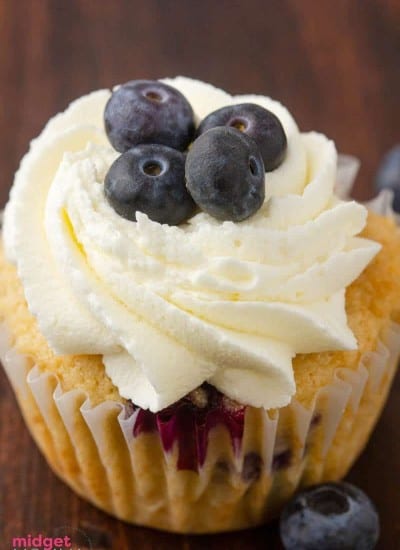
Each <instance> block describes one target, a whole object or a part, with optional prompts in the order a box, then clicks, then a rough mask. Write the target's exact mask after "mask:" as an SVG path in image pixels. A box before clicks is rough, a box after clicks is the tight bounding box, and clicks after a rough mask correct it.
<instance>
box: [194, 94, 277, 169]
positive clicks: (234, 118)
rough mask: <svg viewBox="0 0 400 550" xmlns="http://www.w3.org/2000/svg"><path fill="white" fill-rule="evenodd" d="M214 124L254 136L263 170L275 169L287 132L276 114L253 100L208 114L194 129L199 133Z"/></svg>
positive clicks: (212, 126)
mask: <svg viewBox="0 0 400 550" xmlns="http://www.w3.org/2000/svg"><path fill="white" fill-rule="evenodd" d="M216 126H230V127H232V128H236V129H238V130H240V131H241V132H243V133H244V134H247V135H248V136H249V137H251V138H253V139H254V141H255V142H256V143H257V145H258V147H259V149H260V152H261V155H262V158H263V161H264V168H265V171H266V172H271V171H272V170H275V168H277V167H278V166H279V165H280V164H281V163H282V161H283V159H284V158H285V153H286V147H287V140H286V134H285V131H284V129H283V127H282V124H281V122H280V120H279V118H278V117H276V116H275V115H274V114H273V113H271V111H268V110H267V109H264V107H261V106H260V105H256V104H255V103H240V104H238V105H229V106H227V107H222V108H221V109H218V110H217V111H214V112H213V113H211V114H209V115H208V116H207V117H206V118H205V119H204V120H203V121H202V122H201V124H200V126H199V128H198V129H197V135H201V134H203V133H204V132H206V131H207V130H210V129H211V128H215V127H216Z"/></svg>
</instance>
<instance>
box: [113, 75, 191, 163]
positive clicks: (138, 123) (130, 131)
mask: <svg viewBox="0 0 400 550" xmlns="http://www.w3.org/2000/svg"><path fill="white" fill-rule="evenodd" d="M104 125H105V129H106V133H107V136H108V139H109V140H110V142H111V144H112V146H113V147H114V148H115V149H116V150H117V151H119V152H120V153H124V152H125V151H127V150H128V149H130V148H131V147H133V146H135V145H139V144H142V143H158V144H161V145H167V146H168V147H172V148H173V149H178V150H179V151H184V150H185V149H186V147H187V146H188V145H189V143H190V142H191V140H192V138H193V134H194V131H195V128H194V121H193V110H192V107H191V106H190V104H189V102H188V101H187V99H186V98H185V96H184V95H183V94H181V92H179V91H178V90H177V89H176V88H173V87H172V86H168V85H167V84H163V83H162V82H158V81H157V80H132V81H131V82H127V83H126V84H124V85H123V86H120V87H119V88H117V89H116V90H115V91H114V92H113V94H112V96H111V97H110V99H109V101H108V103H107V105H106V108H105V111H104Z"/></svg>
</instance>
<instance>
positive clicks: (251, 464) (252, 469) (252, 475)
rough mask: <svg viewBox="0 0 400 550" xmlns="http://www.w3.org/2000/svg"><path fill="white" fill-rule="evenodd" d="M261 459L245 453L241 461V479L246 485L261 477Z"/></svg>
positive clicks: (255, 454)
mask: <svg viewBox="0 0 400 550" xmlns="http://www.w3.org/2000/svg"><path fill="white" fill-rule="evenodd" d="M262 468H263V459H262V458H261V456H260V455H259V454H257V453H254V452H252V453H247V454H246V455H245V457H244V459H243V467H242V479H243V481H244V482H246V483H254V482H256V481H258V480H259V479H260V477H261V472H262Z"/></svg>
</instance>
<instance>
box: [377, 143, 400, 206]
mask: <svg viewBox="0 0 400 550" xmlns="http://www.w3.org/2000/svg"><path fill="white" fill-rule="evenodd" d="M375 186H376V189H377V190H378V191H382V190H383V189H391V190H392V191H393V192H394V201H393V208H394V210H396V212H400V143H399V144H398V145H396V146H395V147H393V148H392V149H390V151H389V152H388V153H386V155H385V156H384V157H383V160H382V162H381V164H380V166H379V168H378V171H377V173H376V176H375Z"/></svg>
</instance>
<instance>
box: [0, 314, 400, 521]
mask: <svg viewBox="0 0 400 550" xmlns="http://www.w3.org/2000/svg"><path fill="white" fill-rule="evenodd" d="M399 354H400V326H399V325H396V324H394V323H391V324H390V325H389V326H388V328H387V330H386V331H385V333H384V334H382V336H381V340H380V341H379V343H378V346H377V348H376V350H375V351H374V352H373V353H367V354H365V355H364V356H363V357H362V359H361V361H360V363H359V365H358V368H357V369H356V370H350V369H347V368H339V369H337V370H336V372H335V376H334V379H333V381H332V383H331V384H329V385H327V386H325V387H323V388H321V389H320V390H319V391H318V392H317V393H316V395H315V399H314V402H313V404H312V406H311V407H310V408H309V409H306V408H304V407H303V406H302V405H301V404H300V403H298V402H297V401H296V399H293V400H292V402H291V404H290V405H289V406H287V407H285V408H283V409H280V410H279V411H276V412H275V414H274V415H271V414H270V413H269V412H268V411H264V410H261V409H252V408H249V409H248V411H247V413H246V418H245V428H244V434H243V442H242V445H241V448H240V449H238V450H237V452H236V453H235V452H234V451H233V447H232V444H231V440H230V436H229V434H228V431H227V430H226V428H224V427H223V426H222V425H221V426H218V427H216V428H214V429H213V430H212V431H211V432H210V436H209V446H208V452H207V456H206V461H205V464H204V466H203V467H202V468H201V469H200V471H199V472H198V473H196V472H192V471H185V470H177V469H176V460H177V449H176V448H175V449H174V450H173V452H165V451H164V450H163V448H162V444H161V440H160V438H159V436H158V434H157V433H156V432H155V433H150V434H149V433H145V434H141V435H139V436H137V437H134V435H133V427H134V423H135V419H136V416H137V412H135V413H133V414H132V415H131V416H129V417H126V413H125V408H124V407H123V405H122V404H119V403H116V402H111V401H106V402H103V403H101V404H100V405H98V406H96V407H92V406H91V404H90V400H89V399H88V397H87V395H86V394H85V393H84V392H83V391H82V390H72V391H68V392H63V390H62V388H61V385H60V383H59V382H58V380H57V378H56V376H55V375H53V374H49V373H41V372H40V371H39V368H38V366H36V365H34V366H32V362H31V361H30V360H29V359H27V358H24V357H23V356H22V355H20V354H19V353H18V352H17V351H16V350H15V349H14V348H13V347H12V346H11V345H10V338H9V336H8V332H7V327H6V325H4V324H3V325H2V326H1V327H0V358H1V360H2V363H3V365H4V368H5V371H6V373H7V375H8V377H9V379H10V382H11V385H12V387H13V389H14V391H15V393H16V395H17V398H18V401H19V403H20V405H21V408H22V410H23V412H24V416H25V418H26V420H27V423H28V425H29V427H30V429H31V431H32V433H33V435H34V437H35V439H36V440H37V442H38V444H39V446H40V447H41V449H42V451H43V452H44V454H45V456H46V458H47V459H48V461H49V463H50V465H51V466H52V467H53V469H54V470H55V471H56V472H57V473H58V475H60V476H61V477H62V478H63V479H64V480H65V481H67V483H69V484H70V485H71V486H72V487H73V488H74V489H75V490H76V491H77V492H78V493H80V494H81V495H82V496H84V497H85V498H88V499H89V500H90V501H92V502H93V503H94V504H96V505H98V506H99V507H101V508H103V509H105V510H107V511H109V512H110V513H112V514H114V515H116V516H117V517H120V518H122V519H125V520H127V521H132V522H135V523H139V524H144V525H151V526H155V527H159V528H164V529H169V530H176V531H183V532H185V531H189V532H190V531H196V532H202V531H218V530H226V529H232V528H242V527H248V526H251V525H255V524H258V523H260V522H263V521H264V520H265V519H266V517H268V516H270V515H273V514H274V513H276V511H277V510H278V509H279V507H280V506H281V504H282V503H283V502H284V501H285V500H286V499H287V498H288V496H290V494H292V493H293V492H294V490H295V489H296V488H297V487H299V486H302V485H308V484H310V483H315V482H319V481H321V480H326V479H336V478H339V477H341V476H342V475H343V474H344V473H345V472H346V471H347V469H348V468H349V467H350V465H351V463H352V462H353V461H354V459H355V458H356V456H357V454H358V452H359V451H360V450H361V446H362V444H360V435H359V432H360V430H361V431H366V435H365V438H366V437H367V435H368V433H369V430H370V429H371V428H372V426H373V424H374V421H375V419H376V417H377V416H378V414H379V411H380V408H381V404H382V403H383V402H384V399H385V396H386V393H387V390H388V388H389V387H390V381H391V379H392V376H393V373H394V371H395V367H396V365H397V360H398V358H399ZM371 404H372V406H371ZM363 407H364V408H365V409H366V413H367V414H366V416H365V418H364V416H363V415H362V414H361V413H362V410H363ZM35 418H36V420H35ZM368 419H369V421H368V425H366V422H367V420H368ZM38 424H39V425H40V430H39V431H38V430H37V429H36V428H35V426H36V427H37V425H38ZM346 431H347V432H348V433H349V435H350V433H351V438H353V441H354V442H355V450H354V452H349V445H350V446H351V438H347V437H345V436H343V433H344V432H346ZM341 432H343V433H342V435H341ZM339 436H340V440H339V441H338V442H337V441H336V440H337V438H338V437H339ZM365 438H364V437H361V441H362V443H363V442H364V439H365ZM346 439H347V440H348V444H347V443H346ZM349 440H350V441H349ZM336 443H337V445H336ZM338 465H339V470H338ZM250 494H251V495H252V496H251V499H250V497H249V495H250ZM215 499H217V503H218V506H217V504H216V500H215ZM245 504H246V506H245ZM222 505H223V507H224V509H225V514H224V517H222V518H221V517H220V514H219V515H218V514H217V515H216V514H215V511H216V510H217V509H218V507H220V506H222ZM201 510H203V513H202V514H201V513H200V511H201ZM227 511H228V512H229V514H227ZM199 514H200V515H199Z"/></svg>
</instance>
